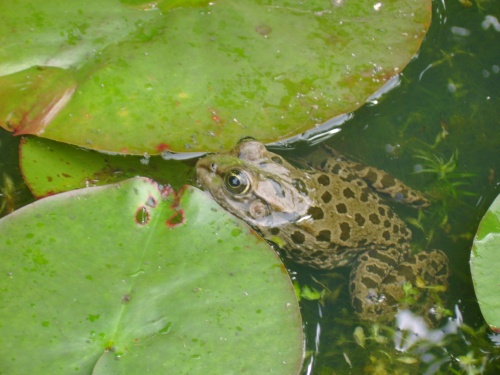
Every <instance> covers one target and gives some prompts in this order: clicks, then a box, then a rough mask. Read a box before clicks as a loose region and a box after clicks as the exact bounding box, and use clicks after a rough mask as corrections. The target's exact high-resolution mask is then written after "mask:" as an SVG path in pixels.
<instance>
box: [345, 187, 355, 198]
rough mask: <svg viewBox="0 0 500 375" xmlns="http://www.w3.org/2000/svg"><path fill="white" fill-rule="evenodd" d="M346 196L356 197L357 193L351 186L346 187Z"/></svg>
mask: <svg viewBox="0 0 500 375" xmlns="http://www.w3.org/2000/svg"><path fill="white" fill-rule="evenodd" d="M343 194H344V197H346V198H355V197H356V194H354V191H352V190H351V188H345V189H344V191H343Z"/></svg>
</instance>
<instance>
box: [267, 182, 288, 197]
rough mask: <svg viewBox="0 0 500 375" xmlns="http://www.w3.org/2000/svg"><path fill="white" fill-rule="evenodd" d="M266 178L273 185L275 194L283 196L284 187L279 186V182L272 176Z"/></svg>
mask: <svg viewBox="0 0 500 375" xmlns="http://www.w3.org/2000/svg"><path fill="white" fill-rule="evenodd" d="M268 180H269V182H270V183H271V185H273V188H274V191H275V192H276V195H277V196H278V197H280V198H285V189H283V186H281V184H280V183H279V182H278V181H276V180H274V179H272V178H269V179H268Z"/></svg>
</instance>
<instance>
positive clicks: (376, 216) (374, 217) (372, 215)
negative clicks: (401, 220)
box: [368, 214, 380, 225]
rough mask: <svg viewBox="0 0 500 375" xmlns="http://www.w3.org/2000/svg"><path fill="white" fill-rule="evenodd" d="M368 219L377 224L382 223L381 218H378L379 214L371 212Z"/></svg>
mask: <svg viewBox="0 0 500 375" xmlns="http://www.w3.org/2000/svg"><path fill="white" fill-rule="evenodd" d="M368 219H370V221H371V222H372V223H373V224H375V225H378V224H380V219H379V218H378V215H377V214H370V216H368Z"/></svg>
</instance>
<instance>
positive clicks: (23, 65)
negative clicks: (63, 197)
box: [0, 0, 431, 154]
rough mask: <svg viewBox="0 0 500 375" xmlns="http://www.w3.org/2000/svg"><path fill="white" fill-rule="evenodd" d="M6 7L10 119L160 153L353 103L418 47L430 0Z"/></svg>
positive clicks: (307, 122) (1, 31)
mask: <svg viewBox="0 0 500 375" xmlns="http://www.w3.org/2000/svg"><path fill="white" fill-rule="evenodd" d="M0 14H2V23H1V24H0V45H2V49H1V51H0V100H1V101H2V103H3V105H2V108H1V109H0V124H1V125H2V126H4V127H5V128H7V129H10V130H13V131H15V132H16V133H17V134H27V133H29V134H36V135H40V136H43V137H47V138H50V139H53V140H58V141H62V142H66V143H71V144H76V145H80V146H84V147H88V148H93V149H98V150H105V151H112V152H120V153H130V154H142V153H144V152H147V153H149V154H155V153H160V152H162V151H164V150H174V151H187V150H202V151H219V150H221V149H227V148H231V147H232V146H234V144H235V143H236V142H237V141H238V140H239V139H240V138H241V137H244V136H253V137H256V138H258V139H259V140H261V141H262V142H265V143H267V142H271V141H276V140H279V139H284V138H287V137H290V136H293V135H296V134H298V133H301V132H304V131H305V130H308V129H311V128H314V127H315V126H316V125H318V124H321V123H323V122H325V121H327V120H329V119H331V118H333V117H335V116H338V115H341V114H345V113H348V112H351V111H353V110H354V109H356V108H358V107H359V106H361V105H362V104H363V103H364V102H365V101H366V100H367V98H369V97H370V96H371V95H372V94H374V93H375V92H376V91H377V90H379V89H380V88H381V87H382V86H383V85H384V84H385V83H386V82H387V81H388V80H389V79H390V78H391V77H393V76H394V75H396V74H398V73H399V72H400V71H401V70H402V68H403V67H404V66H405V65H406V64H407V63H408V61H409V60H410V59H411V58H412V57H413V56H414V55H415V53H416V52H417V51H418V48H419V47H420V43H421V41H422V38H423V36H424V35H425V32H426V30H427V28H428V26H429V24H430V20H431V1H430V0H419V1H415V0H397V1H378V2H375V1H331V0H311V1H302V2H294V3H293V4H292V3H290V2H289V1H285V0H270V1H264V2H262V1H256V0H238V1H234V0H233V1H230V0H228V1H220V2H208V1H201V0H198V1H196V0H190V1H189V0H186V1H182V0H177V1H174V2H172V1H168V0H163V1H159V2H155V3H150V2H144V1H134V0H127V1H125V0H123V1H120V2H119V1H105V2H103V1H101V0H87V1H85V6H83V5H82V3H79V2H70V1H62V0H47V1H43V2H33V1H30V0H19V1H16V2H4V3H3V4H0ZM61 77H62V79H61Z"/></svg>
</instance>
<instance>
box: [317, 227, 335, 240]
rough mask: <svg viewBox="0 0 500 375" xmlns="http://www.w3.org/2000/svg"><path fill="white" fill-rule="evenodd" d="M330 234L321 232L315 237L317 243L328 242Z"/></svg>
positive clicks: (326, 231)
mask: <svg viewBox="0 0 500 375" xmlns="http://www.w3.org/2000/svg"><path fill="white" fill-rule="evenodd" d="M331 236H332V233H331V232H330V231H329V230H322V231H320V232H319V234H318V235H317V236H316V240H317V241H322V242H330V240H331Z"/></svg>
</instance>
